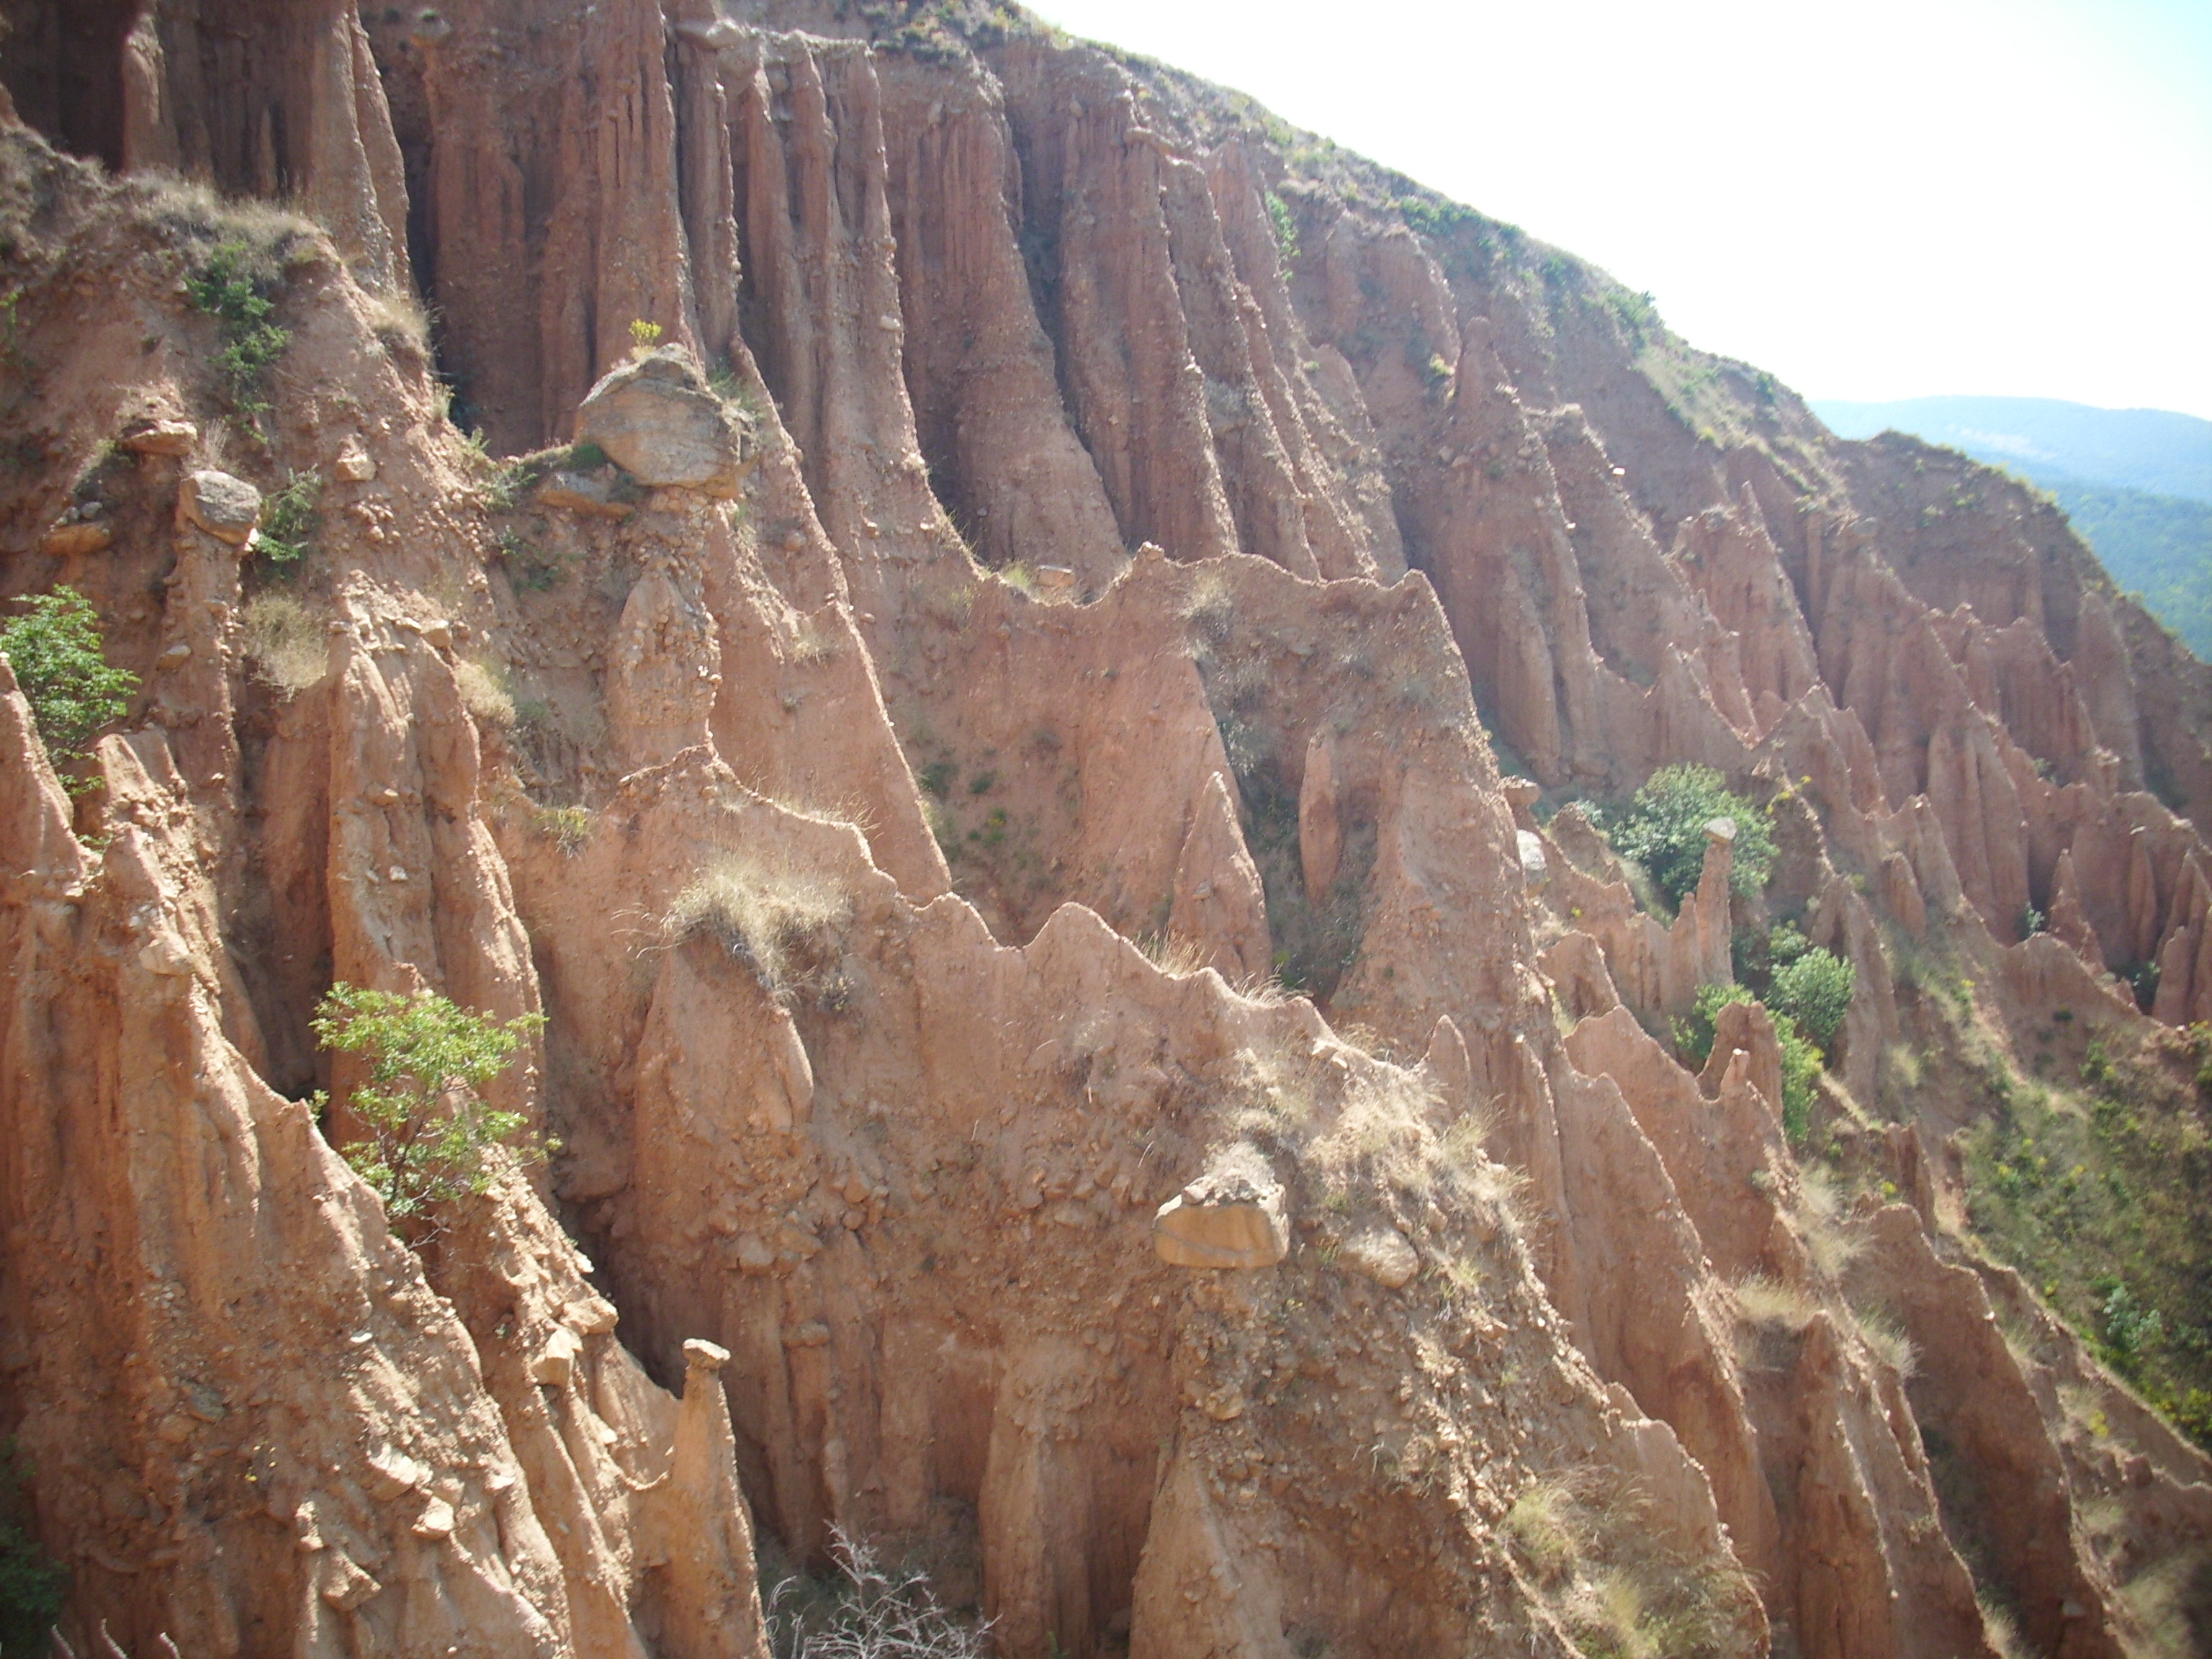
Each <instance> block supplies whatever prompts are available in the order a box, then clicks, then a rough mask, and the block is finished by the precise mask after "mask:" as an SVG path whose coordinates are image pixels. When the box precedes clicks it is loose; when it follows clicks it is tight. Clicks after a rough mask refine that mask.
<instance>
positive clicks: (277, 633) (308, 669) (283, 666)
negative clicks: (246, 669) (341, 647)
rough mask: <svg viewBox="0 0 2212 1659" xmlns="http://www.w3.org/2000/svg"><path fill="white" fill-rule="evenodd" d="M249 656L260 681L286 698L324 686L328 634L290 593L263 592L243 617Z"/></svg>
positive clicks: (328, 650) (328, 651)
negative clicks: (272, 687)
mask: <svg viewBox="0 0 2212 1659" xmlns="http://www.w3.org/2000/svg"><path fill="white" fill-rule="evenodd" d="M240 624H241V626H242V628H243V629H244V638H245V645H246V655H247V656H248V657H250V658H251V659H252V661H253V665H254V667H255V669H256V670H258V672H259V673H260V676H261V678H263V679H264V680H265V681H266V682H268V684H270V685H273V686H275V687H276V689H277V690H279V691H282V692H283V694H284V695H285V696H288V697H291V696H298V695H299V694H300V693H301V692H302V691H305V690H307V689H308V688H309V687H310V686H313V685H316V684H320V683H321V680H322V678H323V675H324V674H325V672H326V671H328V668H329V665H330V645H329V635H328V634H327V633H326V632H325V629H324V626H323V624H322V623H319V622H318V621H317V620H316V619H315V617H314V616H313V614H312V613H311V612H310V611H308V609H307V606H306V605H302V604H301V603H300V601H299V600H297V599H294V598H293V597H292V596H291V595H290V594H289V593H262V594H258V595H257V596H256V597H254V598H253V599H249V600H248V601H246V610H245V613H244V615H243V616H242V617H240Z"/></svg>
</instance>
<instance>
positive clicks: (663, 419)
mask: <svg viewBox="0 0 2212 1659" xmlns="http://www.w3.org/2000/svg"><path fill="white" fill-rule="evenodd" d="M576 441H577V442H578V443H580V444H584V443H592V444H597V445H598V446H599V447H600V448H601V449H603V450H605V452H606V453H607V454H608V455H609V456H610V457H611V459H613V460H614V461H615V463H616V464H617V465H619V466H620V467H621V468H622V469H623V471H625V472H628V473H629V475H630V476H631V477H634V478H635V479H636V480H637V481H638V482H639V483H644V484H653V485H671V486H675V487H678V488H681V489H696V490H698V491H700V492H701V493H702V494H704V495H719V496H721V497H723V498H725V499H728V498H731V497H733V496H735V495H737V493H738V485H739V484H740V483H743V482H744V476H745V472H746V471H747V470H748V468H749V466H750V458H749V457H748V455H747V454H746V448H747V446H746V443H745V435H744V428H743V427H742V426H741V425H740V424H739V422H738V418H737V417H736V416H734V415H732V412H731V410H729V409H728V408H727V406H726V405H725V404H723V402H722V400H721V399H720V398H717V397H716V396H715V395H714V393H713V392H711V391H709V390H708V386H707V380H706V377H705V376H704V375H702V374H701V373H700V372H699V365H698V362H697V361H696V359H694V358H693V356H691V354H690V352H689V351H688V350H686V349H684V348H683V347H682V346H662V347H661V348H660V349H658V350H656V351H649V352H647V353H645V354H644V355H643V356H636V357H633V358H631V359H630V360H629V362H625V363H623V364H622V365H621V366H619V367H618V368H613V369H610V370H609V371H608V372H607V373H606V374H604V375H602V376H600V378H599V384H598V385H597V386H593V387H592V389H591V391H590V392H589V393H588V394H587V395H586V397H585V398H584V401H583V403H582V404H580V405H579V406H578V408H577V410H576Z"/></svg>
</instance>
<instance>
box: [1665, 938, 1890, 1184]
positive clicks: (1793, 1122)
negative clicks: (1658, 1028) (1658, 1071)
mask: <svg viewBox="0 0 2212 1659" xmlns="http://www.w3.org/2000/svg"><path fill="white" fill-rule="evenodd" d="M1821 954H1822V955H1823V956H1826V954H1827V953H1826V951H1822V952H1821ZM1844 972H1845V973H1846V974H1848V973H1850V969H1849V967H1845V968H1844ZM1845 999H1846V1000H1849V992H1848V991H1846V993H1845ZM1758 1000H1759V999H1758V998H1757V997H1754V996H1753V995H1752V994H1751V989H1750V987H1748V986H1744V985H1700V986H1699V987H1698V998H1697V1001H1696V1002H1695V1003H1694V1004H1693V1005H1692V1007H1691V1010H1690V1012H1689V1013H1688V1014H1686V1016H1684V1017H1683V1018H1680V1019H1677V1020H1676V1021H1674V1047H1675V1049H1676V1050H1677V1052H1679V1053H1680V1055H1681V1057H1682V1060H1683V1061H1684V1063H1686V1065H1688V1066H1690V1067H1691V1068H1692V1070H1702V1069H1703V1068H1704V1066H1705V1062H1706V1060H1710V1059H1711V1057H1712V1052H1713V1036H1714V1026H1715V1024H1716V1023H1717V1021H1718V1020H1719V1018H1720V1012H1721V1010H1722V1009H1723V1008H1725V1007H1728V1006H1729V1005H1730V1004H1732V1003H1738V1002H1757V1001H1758ZM1762 1006H1764V1005H1762ZM1766 1014H1767V1018H1769V1019H1771V1021H1773V1023H1774V1036H1775V1041H1776V1042H1777V1043H1778V1044H1779V1046H1780V1048H1781V1050H1782V1101H1781V1105H1782V1127H1783V1130H1784V1133H1786V1134H1788V1136H1789V1137H1790V1144H1791V1145H1792V1146H1802V1145H1803V1143H1804V1139H1805V1133H1806V1131H1807V1129H1808V1127H1810V1126H1811V1124H1812V1121H1813V1102H1814V1096H1815V1094H1816V1092H1817V1091H1818V1089H1819V1086H1820V1068H1821V1066H1823V1065H1824V1064H1826V1055H1824V1054H1822V1053H1821V1052H1820V1046H1819V1045H1818V1044H1817V1043H1815V1042H1814V1041H1813V1040H1812V1039H1811V1038H1810V1037H1808V1036H1805V1034H1804V1033H1803V1032H1802V1031H1800V1030H1798V1029H1797V1023H1796V1020H1794V1019H1792V1018H1790V1016H1789V1015H1788V1014H1786V1013H1783V1012H1779V1011H1778V1010H1777V1009H1775V1008H1773V1007H1771V1006H1769V1007H1767V1010H1766Z"/></svg>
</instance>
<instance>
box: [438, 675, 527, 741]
mask: <svg viewBox="0 0 2212 1659" xmlns="http://www.w3.org/2000/svg"><path fill="white" fill-rule="evenodd" d="M506 678H507V677H506V674H505V673H504V671H502V670H501V668H500V667H499V666H498V665H496V664H495V663H489V662H468V661H464V662H459V663H456V664H455V665H453V683H454V684H456V685H457V686H459V688H460V692H461V706H462V707H463V708H466V709H467V710H468V711H469V713H470V714H473V715H475V716H476V717H477V720H479V721H480V722H482V723H483V725H486V726H497V727H499V728H500V730H501V731H502V732H503V731H506V730H507V729H508V728H509V727H511V726H513V724H514V694H513V692H511V691H509V690H507V684H506Z"/></svg>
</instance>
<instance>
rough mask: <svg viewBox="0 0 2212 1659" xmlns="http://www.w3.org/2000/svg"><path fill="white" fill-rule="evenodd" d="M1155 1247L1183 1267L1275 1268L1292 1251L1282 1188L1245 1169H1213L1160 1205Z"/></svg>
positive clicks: (1155, 1218)
mask: <svg viewBox="0 0 2212 1659" xmlns="http://www.w3.org/2000/svg"><path fill="white" fill-rule="evenodd" d="M1152 1248H1153V1249H1156V1250H1158V1252H1159V1255H1160V1259H1161V1260H1162V1261H1167V1262H1170V1263H1172V1264H1173V1265H1175V1266H1176V1267H1273V1266H1274V1265H1275V1264H1276V1263H1277V1262H1278V1261H1281V1260H1282V1259H1283V1258H1284V1257H1285V1255H1289V1254H1290V1249H1291V1230H1290V1224H1289V1222H1288V1221H1287V1219H1285V1215H1284V1210H1283V1188H1282V1186H1281V1184H1280V1183H1279V1182H1276V1181H1274V1180H1273V1179H1272V1178H1271V1177H1269V1176H1266V1175H1265V1174H1263V1173H1261V1171H1259V1170H1254V1169H1249V1168H1246V1167H1243V1166H1242V1165H1236V1164H1232V1165H1231V1166H1229V1167H1227V1168H1224V1169H1218V1170H1209V1171H1208V1172H1207V1173H1206V1174H1205V1175H1203V1176H1200V1177H1199V1178H1198V1179H1197V1180H1196V1181H1194V1182H1191V1183H1190V1185H1188V1187H1185V1188H1183V1189H1182V1191H1181V1192H1179V1193H1177V1194H1176V1195H1175V1196H1174V1197H1173V1198H1171V1199H1170V1200H1168V1201H1167V1202H1166V1203H1164V1204H1163V1205H1161V1206H1160V1207H1159V1210H1158V1213H1156V1214H1155V1215H1154V1216H1153V1217H1152Z"/></svg>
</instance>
